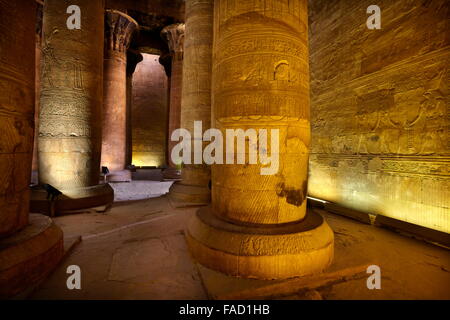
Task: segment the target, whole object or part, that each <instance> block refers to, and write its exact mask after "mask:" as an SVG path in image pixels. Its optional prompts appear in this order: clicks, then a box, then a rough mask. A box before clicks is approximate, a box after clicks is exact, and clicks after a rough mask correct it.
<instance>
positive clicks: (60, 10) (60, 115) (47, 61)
mask: <svg viewBox="0 0 450 320" xmlns="http://www.w3.org/2000/svg"><path fill="white" fill-rule="evenodd" d="M70 4H71V5H77V6H78V7H79V8H80V10H81V28H80V29H69V28H68V27H67V18H68V17H69V14H65V12H66V10H67V6H68V5H67V3H66V2H65V1H60V0H46V1H45V5H44V25H43V44H42V56H43V59H42V67H41V71H42V73H41V110H40V117H39V118H40V123H39V181H40V183H41V184H50V185H51V186H53V187H55V188H57V189H58V190H60V191H61V192H62V193H63V195H62V196H61V197H60V198H59V201H57V204H56V211H65V210H78V209H83V208H89V207H95V206H100V205H104V204H108V203H110V202H112V200H113V190H112V188H111V187H110V186H109V185H108V184H103V185H99V172H100V152H101V134H102V132H101V129H102V128H101V123H102V122H101V116H102V115H101V113H102V102H103V39H104V1H102V0H94V1H92V0H76V1H72V2H71V3H70ZM33 198H34V199H33V201H32V208H35V209H36V210H39V211H43V210H48V208H46V207H45V205H44V203H45V201H44V200H45V194H42V193H37V192H36V193H35V194H33Z"/></svg>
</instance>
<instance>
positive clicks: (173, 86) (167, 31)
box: [161, 23, 184, 179]
mask: <svg viewBox="0 0 450 320" xmlns="http://www.w3.org/2000/svg"><path fill="white" fill-rule="evenodd" d="M161 36H162V37H163V39H165V40H166V41H167V43H168V46H169V50H170V55H171V57H172V65H171V76H170V102H169V125H168V127H169V132H168V133H169V134H168V137H167V139H168V140H169V141H168V148H167V149H168V150H167V153H168V156H169V157H168V164H169V168H168V169H167V170H165V172H164V177H165V178H168V179H179V177H180V172H179V170H178V168H177V167H176V165H175V163H174V162H173V161H172V159H171V156H170V155H171V152H172V148H173V147H174V146H175V145H176V144H177V142H173V141H171V139H170V136H171V134H172V132H173V131H174V130H175V129H178V128H180V117H181V88H182V80H183V79H182V77H183V44H184V24H183V23H176V24H171V25H169V26H167V27H165V28H164V29H163V30H162V31H161Z"/></svg>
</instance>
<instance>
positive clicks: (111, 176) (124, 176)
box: [106, 170, 132, 182]
mask: <svg viewBox="0 0 450 320" xmlns="http://www.w3.org/2000/svg"><path fill="white" fill-rule="evenodd" d="M131 180H132V179H131V171H130V170H121V171H112V172H110V173H108V175H107V176H106V181H107V182H131Z"/></svg>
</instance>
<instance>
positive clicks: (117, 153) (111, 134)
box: [101, 10, 138, 172]
mask: <svg viewBox="0 0 450 320" xmlns="http://www.w3.org/2000/svg"><path fill="white" fill-rule="evenodd" d="M105 28H106V30H105V61H104V76H103V78H104V79H103V81H104V87H103V119H102V121H103V127H102V128H103V131H102V132H103V136H102V161H101V165H102V166H106V167H108V168H109V170H110V171H111V172H113V171H121V170H124V169H125V166H126V150H127V109H126V108H127V101H126V99H127V94H126V64H127V49H128V47H129V45H130V41H131V37H132V35H133V33H134V32H135V31H136V30H137V28H138V24H137V22H136V21H135V20H134V19H133V18H131V17H129V16H128V15H126V14H124V13H122V12H119V11H116V10H106V16H105Z"/></svg>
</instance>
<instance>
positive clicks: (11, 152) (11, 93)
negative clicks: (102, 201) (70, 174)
mask: <svg viewBox="0 0 450 320" xmlns="http://www.w3.org/2000/svg"><path fill="white" fill-rule="evenodd" d="M35 19H36V3H35V0H20V1H8V0H1V1H0V173H1V174H0V299H5V298H9V297H12V296H15V295H16V294H18V293H20V292H21V291H23V290H24V289H26V288H29V287H30V286H32V285H34V284H36V283H38V282H39V281H41V280H43V279H44V278H45V277H46V276H47V275H48V274H49V272H50V271H51V270H52V269H53V268H54V267H55V266H56V265H57V263H58V262H59V260H60V259H61V257H62V254H63V239H62V231H61V229H59V228H58V227H57V226H56V225H55V224H54V223H53V222H52V220H51V219H50V218H48V217H46V216H43V215H38V214H32V215H29V200H30V189H29V184H30V172H31V162H32V154H33V129H34V104H35V101H34V98H35V92H34V90H35V77H34V74H35V45H36V42H35Z"/></svg>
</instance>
